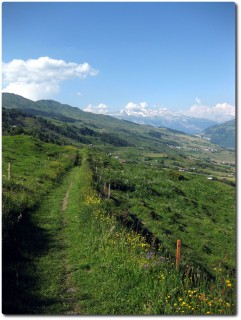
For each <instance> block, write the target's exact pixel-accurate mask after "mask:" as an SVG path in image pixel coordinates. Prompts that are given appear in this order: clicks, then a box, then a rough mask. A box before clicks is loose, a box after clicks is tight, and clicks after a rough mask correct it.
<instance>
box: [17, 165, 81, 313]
mask: <svg viewBox="0 0 241 320" xmlns="http://www.w3.org/2000/svg"><path fill="white" fill-rule="evenodd" d="M81 172H82V167H81V166H80V167H75V168H73V169H72V170H71V171H70V172H69V173H68V174H67V175H66V177H65V178H64V179H63V181H62V183H61V184H60V185H59V186H57V187H56V188H55V189H53V190H52V192H51V193H50V194H49V195H48V197H47V198H46V199H44V200H43V202H42V203H41V206H40V207H39V208H38V209H37V210H36V211H35V212H33V213H32V214H31V220H32V224H33V225H34V229H33V230H36V232H35V231H32V232H34V233H35V236H34V237H33V236H32V234H31V235H26V236H27V238H29V240H28V241H30V242H32V243H31V249H32V251H30V250H29V249H28V250H29V257H31V260H30V264H29V266H28V268H29V271H28V274H29V276H30V277H31V282H29V288H26V292H25V294H26V296H25V297H23V298H24V302H22V303H24V304H25V306H24V310H26V313H30V314H31V313H32V314H45V315H47V314H51V315H58V314H75V315H76V314H81V308H80V306H79V305H80V299H79V289H78V288H77V287H76V285H75V282H74V280H73V276H72V275H73V272H74V270H75V269H76V267H75V266H74V265H73V262H72V261H70V260H71V258H70V256H71V252H72V250H74V249H76V248H74V246H75V244H74V243H73V241H74V235H75V234H76V232H78V227H77V225H78V213H79V207H80V201H79V199H78V197H79V188H78V183H79V175H80V173H81ZM38 246H42V249H41V250H39V251H37V250H36V248H37V247H38ZM24 268H25V269H26V263H23V266H21V269H24ZM19 278H20V279H19V280H20V282H21V275H19Z"/></svg>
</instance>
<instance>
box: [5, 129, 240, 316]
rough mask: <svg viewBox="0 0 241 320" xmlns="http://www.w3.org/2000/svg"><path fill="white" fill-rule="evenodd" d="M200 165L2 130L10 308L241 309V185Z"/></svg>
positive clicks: (85, 311)
mask: <svg viewBox="0 0 241 320" xmlns="http://www.w3.org/2000/svg"><path fill="white" fill-rule="evenodd" d="M107 150H108V152H107ZM8 162H10V163H11V176H10V178H9V177H8V171H7V169H8ZM194 163H195V165H196V170H192V171H191V170H187V169H188V168H189V169H190V168H193V166H194ZM198 163H201V164H202V165H201V166H200V167H198V165H197V164H198ZM180 164H181V167H182V168H185V171H179V168H180V167H179V165H180ZM204 164H206V165H208V162H205V161H204V160H200V162H197V161H196V160H194V159H192V158H189V157H186V158H185V156H184V155H183V154H182V155H179V156H178V155H176V157H174V156H173V155H167V154H166V153H165V152H163V153H156V152H154V153H153V151H150V150H145V149H144V148H141V149H140V148H139V149H138V148H130V147H129V148H113V147H102V146H83V147H81V148H77V147H73V146H71V147H68V146H57V145H54V144H49V143H44V142H41V141H39V140H38V139H36V138H33V137H31V136H26V135H25V136H23V135H21V136H17V135H16V136H12V137H10V136H6V137H3V174H4V176H3V217H4V219H3V313H4V314H43V315H56V314H80V315H116V314H119V315H128V314H129V315H130V314H132V315H148V314H149V315H154V314H156V315H158V314H159V315H179V314H180V315H181V314H194V315H205V314H216V315H218V314H220V315H221V314H227V315H231V314H235V312H236V297H235V291H236V290H235V287H236V285H235V282H236V280H235V279H236V277H235V270H236V263H235V188H234V185H233V184H232V183H231V182H232V181H231V182H230V181H229V180H227V181H226V180H225V181H223V180H222V181H221V180H220V179H219V178H220V177H218V174H217V173H218V172H219V169H220V168H222V165H217V164H216V165H215V166H214V167H212V168H205V167H204ZM211 169H212V170H213V173H214V174H215V176H214V175H213V176H214V178H215V179H213V180H208V179H207V177H208V176H209V172H207V174H206V173H203V172H202V170H204V171H205V170H207V171H208V170H211ZM225 170H226V171H225V175H228V174H231V173H232V171H233V168H232V167H227V168H226V167H225ZM200 171H201V172H200ZM219 180H220V181H219ZM177 239H180V240H181V241H182V247H181V264H180V267H179V270H176V266H175V247H176V241H177Z"/></svg>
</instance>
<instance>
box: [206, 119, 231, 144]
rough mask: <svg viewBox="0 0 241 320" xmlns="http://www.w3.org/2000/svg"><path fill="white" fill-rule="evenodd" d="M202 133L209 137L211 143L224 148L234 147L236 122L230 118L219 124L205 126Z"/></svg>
mask: <svg viewBox="0 0 241 320" xmlns="http://www.w3.org/2000/svg"><path fill="white" fill-rule="evenodd" d="M203 135H204V136H205V137H209V138H210V139H211V142H212V143H215V144H218V145H220V146H223V147H225V148H235V143H236V138H235V137H236V123H235V120H231V121H228V122H225V123H222V124H220V125H216V126H212V127H209V128H207V129H206V130H205V131H204V132H203Z"/></svg>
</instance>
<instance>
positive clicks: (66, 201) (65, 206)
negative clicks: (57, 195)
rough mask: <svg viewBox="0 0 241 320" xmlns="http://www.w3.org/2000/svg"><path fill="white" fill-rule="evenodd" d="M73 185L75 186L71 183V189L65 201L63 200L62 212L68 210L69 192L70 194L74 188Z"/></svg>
mask: <svg viewBox="0 0 241 320" xmlns="http://www.w3.org/2000/svg"><path fill="white" fill-rule="evenodd" d="M72 185H73V183H72V182H71V183H70V186H69V189H68V191H67V192H66V194H65V197H64V200H63V204H62V211H65V210H66V208H67V205H68V200H69V192H70V189H71V188H72Z"/></svg>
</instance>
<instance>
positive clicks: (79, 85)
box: [2, 2, 236, 120]
mask: <svg viewBox="0 0 241 320" xmlns="http://www.w3.org/2000/svg"><path fill="white" fill-rule="evenodd" d="M235 10H236V6H235V3H232V2H138V3H135V2H113V3H109V2H97V3H94V2H82V3H80V2H32V3H30V2H4V3H3V4H2V60H3V65H2V74H3V77H2V89H3V92H12V93H16V94H20V95H22V96H24V97H26V98H29V99H31V100H34V101H36V100H40V99H53V100H57V101H59V102H62V103H67V104H69V105H72V106H75V107H79V108H81V109H83V110H87V111H90V112H96V113H115V112H121V111H122V112H123V111H126V112H130V113H131V112H143V114H144V113H146V115H148V114H149V113H152V114H153V112H154V113H156V114H158V112H159V111H160V112H161V111H162V110H170V111H172V112H182V113H185V114H186V115H190V116H195V117H205V118H208V119H211V120H218V119H219V118H220V116H222V119H224V120H225V119H227V120H229V119H230V117H232V116H234V115H235V102H236V101H235V96H236V95H235V71H236V65H235V53H236V51H235V50H236V47H235V45H236V44H235V27H236V22H235Z"/></svg>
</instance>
